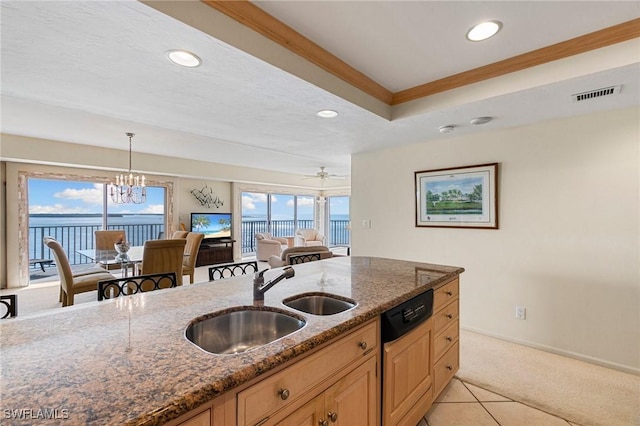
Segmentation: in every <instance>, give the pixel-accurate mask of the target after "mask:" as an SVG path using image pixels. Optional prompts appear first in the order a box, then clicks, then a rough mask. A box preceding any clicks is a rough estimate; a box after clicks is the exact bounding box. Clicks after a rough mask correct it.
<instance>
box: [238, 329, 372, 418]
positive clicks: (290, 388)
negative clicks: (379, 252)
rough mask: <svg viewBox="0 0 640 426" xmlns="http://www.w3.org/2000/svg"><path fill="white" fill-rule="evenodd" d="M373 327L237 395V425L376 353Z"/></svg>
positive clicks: (292, 399)
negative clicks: (366, 355)
mask: <svg viewBox="0 0 640 426" xmlns="http://www.w3.org/2000/svg"><path fill="white" fill-rule="evenodd" d="M376 325H377V323H376V322H372V323H370V324H368V325H366V326H364V327H362V328H360V329H358V330H356V331H354V332H353V333H351V334H349V335H347V336H345V337H343V338H341V339H340V340H338V341H337V342H336V343H333V344H331V345H330V346H327V347H326V348H325V349H323V350H322V351H320V352H318V353H316V354H313V355H310V356H309V357H307V358H305V359H303V360H302V361H299V362H296V363H295V364H293V365H291V366H290V367H288V368H286V369H285V370H283V371H281V372H279V373H276V374H274V375H273V376H271V377H269V378H267V379H265V380H263V381H261V382H259V383H256V384H255V385H253V386H251V387H250V388H248V389H246V390H244V391H242V392H240V393H238V400H237V401H238V424H239V425H255V424H256V423H258V422H260V421H261V420H263V419H265V418H267V417H269V416H270V415H271V414H272V413H274V412H275V411H277V410H279V409H281V408H283V407H285V406H286V405H288V404H291V403H293V402H295V401H296V400H298V399H299V398H300V397H301V396H302V395H303V394H304V393H305V392H306V391H307V390H309V389H311V388H312V387H314V386H315V385H317V384H318V383H320V382H322V381H323V380H325V379H327V378H328V377H330V376H332V375H334V374H335V373H336V372H337V371H338V370H340V369H341V368H343V367H345V366H347V365H348V364H350V363H352V362H354V361H356V360H358V359H361V358H362V357H363V356H364V355H365V354H371V353H375V349H376V348H377V347H378V327H377V326H376ZM364 344H366V346H365V345H364ZM363 346H364V349H363ZM285 390H286V394H287V396H286V397H285V392H284V391H285Z"/></svg>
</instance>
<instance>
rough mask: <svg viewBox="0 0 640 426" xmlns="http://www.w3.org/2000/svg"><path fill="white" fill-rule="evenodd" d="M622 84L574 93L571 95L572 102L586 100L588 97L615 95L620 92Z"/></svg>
mask: <svg viewBox="0 0 640 426" xmlns="http://www.w3.org/2000/svg"><path fill="white" fill-rule="evenodd" d="M621 88H622V86H620V85H618V86H611V87H605V88H603V89H596V90H590V91H588V92H582V93H576V94H575V95H571V99H572V100H573V102H580V101H586V100H589V99H595V98H601V97H603V96H609V95H617V94H619V93H620V89H621Z"/></svg>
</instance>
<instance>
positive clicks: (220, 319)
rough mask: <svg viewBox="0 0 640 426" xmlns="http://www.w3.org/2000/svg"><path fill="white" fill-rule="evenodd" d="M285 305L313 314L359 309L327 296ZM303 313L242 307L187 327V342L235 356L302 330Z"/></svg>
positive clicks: (308, 297) (315, 295)
mask: <svg viewBox="0 0 640 426" xmlns="http://www.w3.org/2000/svg"><path fill="white" fill-rule="evenodd" d="M282 303H283V305H285V306H287V307H289V308H292V309H295V310H296V311H300V312H304V313H307V314H312V315H333V314H337V313H340V312H344V311H346V310H349V309H352V308H354V307H355V306H356V302H355V301H353V300H350V299H347V298H343V297H339V296H334V295H331V294H327V293H306V294H300V295H297V296H293V297H289V298H287V299H284V300H283V301H282ZM305 324H306V320H305V318H304V316H302V315H301V314H298V313H295V312H292V311H289V310H285V309H279V308H273V307H254V306H241V307H238V308H231V309H229V310H225V311H223V312H221V313H213V314H210V315H205V316H202V317H199V318H196V319H195V320H193V321H191V323H190V324H189V325H188V326H187V329H186V332H185V335H186V337H187V339H188V340H189V341H190V342H192V343H193V344H195V345H196V346H198V347H200V348H201V349H203V350H205V351H207V352H210V353H213V354H236V353H241V352H245V351H247V350H250V349H255V348H258V347H260V346H263V345H266V344H268V343H271V342H273V341H275V340H277V339H280V338H282V337H285V336H287V335H289V334H291V333H293V332H294V331H297V330H300V329H301V328H302V327H304V326H305Z"/></svg>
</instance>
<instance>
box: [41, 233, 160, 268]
mask: <svg viewBox="0 0 640 426" xmlns="http://www.w3.org/2000/svg"><path fill="white" fill-rule="evenodd" d="M100 229H102V226H100V225H64V226H30V227H29V258H30V259H53V253H51V250H49V247H47V246H45V245H44V242H43V241H42V239H43V238H44V237H46V236H50V237H53V238H55V239H56V240H58V242H59V243H60V244H61V245H62V247H63V248H64V251H65V252H66V253H67V257H68V258H69V263H70V264H72V265H78V264H82V263H92V262H93V261H92V260H91V259H88V258H87V257H86V256H83V255H81V254H79V253H78V252H77V250H86V249H93V248H95V241H96V239H95V236H94V233H95V231H99V230H100ZM107 229H109V230H115V229H121V230H124V232H125V234H126V236H127V240H128V241H129V242H130V243H131V245H133V246H141V245H143V244H144V242H145V241H146V240H154V239H157V238H158V236H159V235H160V232H164V225H163V224H157V223H154V224H136V225H112V226H107Z"/></svg>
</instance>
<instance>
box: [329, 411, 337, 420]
mask: <svg viewBox="0 0 640 426" xmlns="http://www.w3.org/2000/svg"><path fill="white" fill-rule="evenodd" d="M327 416H329V420H331V421H332V422H333V423H335V422H336V420H338V413H334V412H333V411H329V412H328V413H327Z"/></svg>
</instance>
